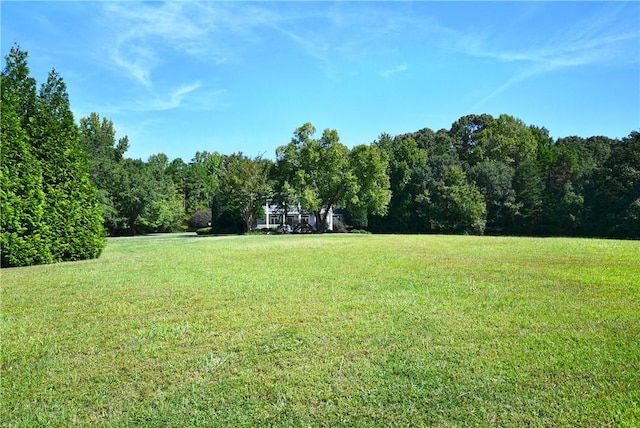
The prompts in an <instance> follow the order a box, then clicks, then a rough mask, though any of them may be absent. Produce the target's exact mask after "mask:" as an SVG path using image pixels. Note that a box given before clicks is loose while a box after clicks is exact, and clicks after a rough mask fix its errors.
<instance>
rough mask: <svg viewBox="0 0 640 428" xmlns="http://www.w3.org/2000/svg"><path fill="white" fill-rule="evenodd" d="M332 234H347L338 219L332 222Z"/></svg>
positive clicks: (345, 228)
mask: <svg viewBox="0 0 640 428" xmlns="http://www.w3.org/2000/svg"><path fill="white" fill-rule="evenodd" d="M333 232H338V233H348V232H349V231H348V230H347V227H346V226H345V225H344V223H343V222H341V221H340V220H338V219H334V220H333Z"/></svg>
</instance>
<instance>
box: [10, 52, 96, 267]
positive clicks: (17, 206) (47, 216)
mask: <svg viewBox="0 0 640 428" xmlns="http://www.w3.org/2000/svg"><path fill="white" fill-rule="evenodd" d="M0 86H1V87H2V124H1V125H2V129H1V132H2V135H1V148H0V150H1V154H2V159H1V170H0V171H1V172H0V173H1V176H0V183H1V185H2V190H1V197H2V198H1V202H2V228H1V231H0V236H1V239H0V240H1V245H2V247H1V248H2V249H1V254H2V256H1V263H2V266H3V267H8V266H24V265H31V264H40V263H49V262H57V261H63V260H82V259H89V258H95V257H98V256H99V255H100V253H101V251H102V249H103V247H104V245H105V239H104V229H103V226H102V217H101V215H100V207H99V204H98V196H97V192H96V187H95V185H94V183H93V182H92V181H91V178H90V176H89V163H88V160H87V157H86V154H85V152H84V151H83V149H82V147H81V145H80V134H79V131H78V127H77V126H76V124H75V122H74V119H73V115H72V113H71V110H70V106H69V98H68V95H67V91H66V85H65V83H64V82H63V80H62V78H61V77H60V75H59V74H58V73H56V72H55V71H51V72H50V73H49V76H48V79H47V82H46V83H44V84H43V85H42V86H41V88H40V90H39V91H38V92H36V82H35V80H34V79H33V78H31V77H30V76H29V68H28V65H27V53H26V52H23V51H21V50H20V48H18V47H14V48H12V49H11V52H10V54H9V55H7V57H6V66H5V68H4V69H3V71H2V75H1V84H0Z"/></svg>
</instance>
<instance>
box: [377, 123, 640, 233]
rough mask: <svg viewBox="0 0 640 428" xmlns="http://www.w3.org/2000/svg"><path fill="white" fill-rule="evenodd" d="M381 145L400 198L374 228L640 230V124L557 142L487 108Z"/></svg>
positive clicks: (388, 138) (385, 140)
mask: <svg viewBox="0 0 640 428" xmlns="http://www.w3.org/2000/svg"><path fill="white" fill-rule="evenodd" d="M376 144H377V145H378V146H379V147H381V148H382V149H384V150H385V151H386V152H387V153H388V154H389V157H390V162H389V169H388V173H389V177H390V182H391V191H392V198H391V202H390V205H389V210H388V213H387V215H385V216H374V217H370V219H369V229H370V230H372V231H376V232H387V233H389V232H393V233H424V232H439V233H470V234H475V233H487V234H492V235H544V236H547V235H553V236H599V237H616V238H631V239H637V238H639V237H640V211H639V209H640V155H639V154H638V153H639V152H640V134H639V133H638V132H635V131H634V132H632V133H631V134H630V135H629V136H628V137H627V138H623V139H622V140H615V139H610V138H606V137H591V138H586V139H585V138H580V137H569V138H560V139H558V140H557V141H555V142H554V141H553V140H552V139H551V138H550V137H549V134H548V131H547V130H546V129H544V128H538V127H535V126H526V125H525V124H524V123H523V122H522V121H521V120H518V119H515V118H513V117H511V116H508V115H501V116H500V117H498V118H493V117H492V116H490V115H487V114H484V115H469V116H465V117H462V118H460V119H459V120H458V121H456V122H455V123H454V124H453V125H452V127H451V129H450V130H440V131H438V132H433V131H432V130H430V129H428V128H425V129H422V130H420V131H418V132H415V133H410V134H403V135H399V136H396V137H391V136H389V135H386V134H383V135H381V136H380V138H379V139H378V141H377V142H376Z"/></svg>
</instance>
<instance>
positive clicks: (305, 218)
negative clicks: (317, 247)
mask: <svg viewBox="0 0 640 428" xmlns="http://www.w3.org/2000/svg"><path fill="white" fill-rule="evenodd" d="M264 212H265V218H261V219H258V220H257V221H256V223H255V224H254V229H267V228H276V227H278V226H280V225H281V224H286V225H288V226H290V227H291V229H294V228H295V227H296V226H298V225H304V224H308V225H309V226H311V228H312V229H313V230H316V229H317V227H316V217H315V216H314V215H313V213H309V212H306V211H304V210H302V209H301V208H300V205H299V204H298V205H297V206H294V207H291V208H290V210H289V211H288V212H287V213H286V214H285V213H283V212H282V209H280V208H279V207H278V206H277V205H272V204H269V203H268V202H267V203H266V204H265V205H264ZM322 212H324V209H323V211H322ZM283 216H284V222H283ZM334 220H338V221H340V222H342V223H343V224H344V212H343V211H342V210H341V209H336V210H334V209H333V208H332V209H330V210H329V215H328V216H327V230H333V222H334Z"/></svg>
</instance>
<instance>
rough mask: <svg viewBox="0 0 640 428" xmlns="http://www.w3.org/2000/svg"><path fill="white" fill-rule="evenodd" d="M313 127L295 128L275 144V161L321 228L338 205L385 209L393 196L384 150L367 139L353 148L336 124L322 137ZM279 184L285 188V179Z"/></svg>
mask: <svg viewBox="0 0 640 428" xmlns="http://www.w3.org/2000/svg"><path fill="white" fill-rule="evenodd" d="M315 131H316V129H315V127H314V126H313V125H312V124H311V123H306V124H304V125H302V126H301V127H299V128H298V129H296V131H295V132H294V138H293V139H292V140H291V142H290V143H289V144H288V145H286V146H281V147H279V148H278V149H277V151H276V154H277V163H276V166H277V167H278V168H281V170H282V171H281V172H280V173H279V174H278V177H279V178H280V179H281V180H282V181H283V183H286V184H289V185H290V188H291V189H293V191H294V194H295V195H296V196H297V199H298V201H299V202H300V205H301V207H302V209H304V210H306V211H308V212H310V213H312V214H313V215H314V216H315V219H316V220H315V224H316V225H317V227H318V229H319V230H320V231H324V229H325V225H326V224H327V215H328V214H329V213H330V210H331V209H332V208H334V207H344V208H346V209H348V210H350V211H351V212H353V213H358V214H364V215H366V214H367V213H372V214H384V213H385V212H386V208H387V204H388V202H389V198H390V192H389V178H388V176H387V175H386V168H387V164H388V159H387V156H386V153H385V152H384V151H382V150H380V149H379V148H378V147H376V146H365V145H360V146H356V147H354V148H353V149H351V150H349V149H348V148H347V147H346V146H345V145H344V144H342V143H341V142H340V137H339V136H338V132H337V131H336V130H335V129H334V130H330V129H325V130H324V132H323V133H322V136H321V137H320V138H319V139H316V138H313V134H314V133H315ZM278 188H279V189H282V191H284V192H285V194H287V191H286V188H287V187H286V185H281V186H278Z"/></svg>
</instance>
